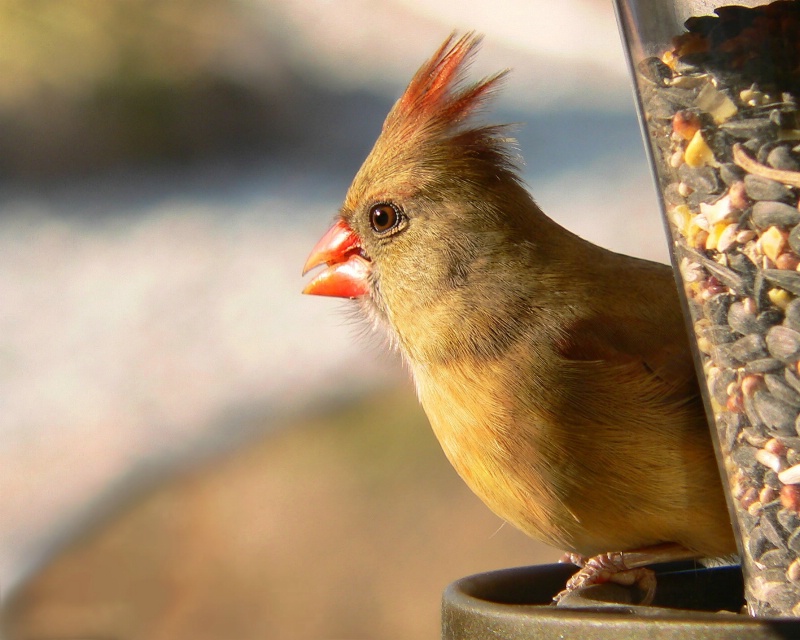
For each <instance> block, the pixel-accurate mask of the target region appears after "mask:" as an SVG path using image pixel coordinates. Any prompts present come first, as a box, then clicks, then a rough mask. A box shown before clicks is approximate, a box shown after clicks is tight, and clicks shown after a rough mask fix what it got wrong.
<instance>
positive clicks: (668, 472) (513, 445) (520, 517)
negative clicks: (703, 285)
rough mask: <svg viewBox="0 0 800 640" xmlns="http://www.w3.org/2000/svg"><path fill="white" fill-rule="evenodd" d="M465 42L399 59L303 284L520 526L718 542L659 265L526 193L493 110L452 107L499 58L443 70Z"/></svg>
mask: <svg viewBox="0 0 800 640" xmlns="http://www.w3.org/2000/svg"><path fill="white" fill-rule="evenodd" d="M478 43H479V39H478V38H477V37H475V36H474V35H471V34H468V35H466V36H463V37H461V38H460V39H457V40H456V39H454V37H451V38H450V39H448V40H447V41H446V42H445V43H444V44H443V45H442V47H441V48H440V49H439V50H438V51H437V52H436V53H435V54H434V56H433V57H432V58H431V59H430V60H429V61H428V62H427V63H426V64H425V65H423V67H422V68H421V69H420V70H419V71H418V72H417V74H416V75H415V76H414V79H413V80H412V81H411V84H410V85H409V87H408V88H407V90H406V92H405V94H404V95H403V97H401V98H400V100H399V101H398V102H397V104H396V105H395V106H394V108H393V109H392V111H391V112H390V114H389V116H388V117H387V119H386V123H385V124H384V128H383V131H382V133H381V135H380V137H379V138H378V140H377V142H376V144H375V147H374V148H373V150H372V152H371V153H370V155H369V156H368V158H367V159H366V161H365V163H364V165H363V166H362V168H361V170H360V171H359V172H358V174H357V175H356V177H355V179H354V181H353V184H352V186H351V187H350V190H349V192H348V194H347V197H346V199H345V202H344V205H343V207H342V209H341V212H340V217H339V219H338V221H337V224H336V225H335V226H334V229H332V231H331V232H329V234H328V236H326V238H325V239H323V241H321V243H320V245H318V246H317V248H316V249H315V251H314V252H313V253H312V256H311V257H310V258H309V262H308V263H307V265H306V266H307V270H308V269H309V268H311V267H313V266H316V265H318V264H321V263H323V262H324V263H327V264H328V268H327V269H326V270H325V271H324V272H323V273H322V274H321V275H320V276H318V277H317V279H315V280H314V281H313V282H312V283H311V284H309V285H308V287H307V288H306V292H307V293H319V294H323V295H340V296H346V297H355V298H357V299H358V300H359V301H360V302H361V304H362V306H363V307H364V309H365V311H366V312H367V313H368V314H370V315H371V316H372V317H374V318H376V319H377V320H378V321H379V322H380V323H382V324H384V325H385V326H386V327H387V328H388V330H389V332H390V334H391V335H392V337H393V340H394V342H395V343H396V345H397V346H398V348H399V349H400V351H401V352H402V353H403V354H404V356H405V358H406V359H407V361H408V363H409V365H410V368H411V371H412V372H413V376H414V380H415V382H416V386H417V390H418V394H419V399H420V401H421V403H422V405H423V407H424V408H425V411H426V413H427V415H428V418H429V419H430V422H431V425H432V427H433V429H434V431H435V433H436V436H437V438H438V439H439V442H440V443H441V445H442V448H443V450H444V452H445V454H446V455H447V457H448V459H449V460H450V462H451V463H452V464H453V466H454V467H455V469H456V470H457V471H458V473H459V474H460V475H461V477H462V478H463V479H464V480H465V482H466V483H467V484H468V485H469V486H470V487H471V488H472V490H473V491H474V492H475V493H476V494H477V495H478V496H480V497H481V499H483V500H484V502H485V503H486V504H487V505H488V506H489V507H490V508H491V509H492V510H494V511H495V512H496V513H497V514H498V515H499V516H500V517H502V518H504V519H505V520H507V521H509V522H511V523H513V524H514V525H516V526H517V527H519V528H520V529H521V530H523V531H524V532H525V533H527V534H529V535H530V536H531V537H533V538H536V539H538V540H542V541H544V542H546V543H548V544H551V545H554V546H557V547H561V548H563V549H565V550H567V551H571V552H576V553H580V554H583V555H595V554H600V553H604V552H612V551H625V550H629V549H637V548H641V547H648V546H651V545H656V544H659V543H663V542H674V543H678V544H679V545H681V546H682V547H683V548H685V549H686V550H688V551H687V552H686V555H687V556H688V555H696V556H719V555H725V554H729V553H732V552H734V551H735V546H734V541H733V535H732V531H731V527H730V523H729V519H728V513H727V509H726V506H725V501H724V498H723V493H722V487H721V482H720V477H719V473H718V470H717V466H716V462H715V458H714V451H713V448H712V444H711V441H710V437H709V430H708V426H707V424H706V420H705V415H704V412H703V407H702V403H701V400H700V397H699V393H698V388H697V382H696V378H695V372H694V367H693V362H692V358H691V354H690V351H689V347H688V343H687V338H686V330H685V326H684V321H683V317H682V314H681V309H680V304H679V301H678V297H677V292H676V289H675V284H674V281H673V278H672V273H671V270H670V269H669V268H668V267H666V266H664V265H659V264H655V263H651V262H647V261H644V260H638V259H635V258H631V257H627V256H623V255H619V254H616V253H612V252H610V251H607V250H605V249H602V248H600V247H597V246H595V245H592V244H590V243H588V242H586V241H584V240H582V239H581V238H579V237H578V236H576V235H574V234H573V233H571V232H569V231H567V230H565V229H563V228H562V227H560V226H559V225H557V224H556V223H555V222H553V221H552V220H550V219H549V218H547V217H546V216H545V215H544V214H543V213H542V212H541V210H540V209H539V207H538V206H537V205H536V204H535V202H534V201H533V199H532V198H531V196H530V195H529V194H528V192H527V191H526V189H525V188H524V187H523V186H522V185H521V183H520V180H519V177H518V173H517V169H516V167H515V164H514V151H513V148H512V147H511V146H510V145H509V141H508V140H507V139H506V138H505V130H504V128H503V127H486V126H477V125H475V124H473V123H472V122H471V120H470V116H471V115H472V114H473V113H474V112H475V111H476V110H477V109H479V108H480V107H481V106H482V104H483V102H484V99H485V98H486V97H487V96H488V95H490V94H491V92H492V91H493V90H495V89H496V88H497V85H498V81H499V80H500V79H501V78H502V76H503V74H498V75H495V76H492V77H490V78H488V79H485V80H483V81H481V82H478V83H476V84H471V85H467V86H463V85H462V84H461V83H460V80H461V76H462V74H463V73H464V72H465V70H466V67H467V65H468V63H469V59H470V57H471V55H472V54H473V53H474V51H475V49H476V47H477V45H478ZM386 207H389V208H386ZM383 223H386V224H383ZM384 227H385V228H384ZM337 234H338V235H337ZM334 236H336V239H333V237H334ZM353 274H355V275H353Z"/></svg>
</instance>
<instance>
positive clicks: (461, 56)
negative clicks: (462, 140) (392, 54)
mask: <svg viewBox="0 0 800 640" xmlns="http://www.w3.org/2000/svg"><path fill="white" fill-rule="evenodd" d="M454 40H455V34H454V33H453V34H451V35H450V37H448V38H447V40H445V41H444V43H443V44H442V45H441V46H440V47H439V49H438V50H437V51H436V53H434V54H433V56H432V57H431V58H430V60H428V61H427V62H426V63H425V64H423V65H422V67H420V69H419V71H417V73H416V74H415V75H414V77H413V78H412V80H411V82H410V83H409V85H408V87H407V88H406V90H405V93H403V95H402V97H401V98H400V99H399V100H398V101H397V103H396V104H395V106H394V108H393V109H392V111H391V113H390V114H389V116H388V117H387V118H386V123H385V124H384V131H385V130H387V129H390V128H392V127H395V126H398V125H399V126H402V127H403V128H407V127H409V126H413V125H416V126H418V127H425V128H428V127H430V126H432V127H433V128H434V129H438V128H440V127H445V128H450V127H452V126H453V125H454V124H458V123H461V122H463V121H464V120H465V119H466V118H467V117H468V116H469V115H470V114H472V113H473V112H474V111H475V110H476V109H478V108H479V107H480V106H481V105H482V104H483V102H484V101H485V99H486V98H487V97H488V95H489V94H490V93H491V91H492V90H493V89H495V88H496V87H497V84H498V82H499V81H500V80H501V78H502V77H503V76H504V75H505V74H506V73H507V71H501V72H499V73H496V74H494V75H491V76H489V77H487V78H484V79H482V80H480V81H479V82H476V83H474V84H470V85H468V86H465V87H461V86H460V84H461V81H462V80H463V77H464V75H465V73H466V72H467V70H468V68H469V65H470V62H471V61H472V58H473V56H474V54H475V52H476V51H477V49H478V47H479V45H480V43H481V36H479V35H476V34H475V33H474V32H470V33H467V34H465V35H463V36H461V37H460V38H459V39H458V40H455V42H454Z"/></svg>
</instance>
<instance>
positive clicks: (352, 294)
mask: <svg viewBox="0 0 800 640" xmlns="http://www.w3.org/2000/svg"><path fill="white" fill-rule="evenodd" d="M369 274H370V263H369V261H367V260H365V259H364V258H362V257H361V256H360V255H357V254H352V255H351V256H350V257H349V258H348V259H347V260H345V261H344V262H337V263H334V264H332V265H330V266H328V267H327V268H326V269H325V270H324V271H322V272H321V273H319V274H318V275H317V276H316V277H315V278H314V279H313V280H312V281H311V282H309V283H308V284H307V285H306V287H305V289H303V293H307V294H310V295H315V296H333V297H336V298H359V297H361V296H363V295H366V294H367V293H369Z"/></svg>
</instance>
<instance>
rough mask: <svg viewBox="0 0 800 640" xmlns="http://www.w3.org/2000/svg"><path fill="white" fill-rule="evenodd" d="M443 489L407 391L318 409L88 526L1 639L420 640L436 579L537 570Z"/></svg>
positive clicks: (430, 442)
mask: <svg viewBox="0 0 800 640" xmlns="http://www.w3.org/2000/svg"><path fill="white" fill-rule="evenodd" d="M557 556H558V552H557V551H556V550H553V549H550V548H547V547H544V546H542V545H538V544H536V543H534V542H532V541H530V540H528V539H527V538H525V537H524V536H523V535H522V534H520V533H518V532H516V531H515V530H513V529H512V528H511V527H510V526H507V525H505V526H504V525H503V523H502V522H501V521H500V520H499V519H498V518H496V517H495V516H494V515H493V514H491V513H490V512H489V511H488V509H486V507H484V506H483V505H482V504H481V503H480V502H479V501H478V500H477V498H475V497H474V496H472V494H471V493H470V492H469V491H468V489H467V488H466V487H465V486H464V485H463V484H462V483H461V481H460V480H459V479H458V478H457V476H456V474H455V472H454V471H453V470H452V469H451V468H450V467H449V465H448V464H447V462H446V460H445V459H444V456H443V454H442V453H441V451H440V450H439V448H438V444H437V443H436V442H435V440H434V437H433V435H432V433H431V432H430V429H429V427H428V426H427V424H426V422H425V419H424V416H423V415H422V413H421V411H420V410H419V408H418V407H417V406H416V402H415V400H414V398H413V395H412V394H411V393H410V392H409V390H408V389H402V390H397V391H391V392H390V391H387V392H385V393H381V394H378V395H376V396H372V397H369V398H366V399H362V400H359V401H357V402H355V403H351V404H346V405H342V406H339V407H329V408H327V409H326V410H324V411H320V412H318V413H317V414H316V415H315V416H314V417H312V418H309V419H307V420H303V421H302V423H299V424H294V425H292V426H290V427H288V428H282V429H280V430H278V431H276V432H275V435H270V436H267V437H264V438H263V439H262V440H260V441H258V442H253V443H251V444H250V445H249V446H246V447H244V448H242V449H239V450H238V451H236V452H234V453H232V454H229V455H227V456H225V457H223V458H218V459H215V460H212V461H207V462H206V463H204V464H203V465H201V466H198V467H196V468H194V469H192V470H190V471H189V472H186V473H184V474H181V475H179V476H177V477H173V478H171V479H169V480H168V481H166V482H164V483H163V484H161V485H160V486H158V487H157V488H155V489H153V490H150V491H148V492H147V493H146V494H145V495H141V496H140V497H139V498H138V499H137V500H135V501H131V502H129V503H128V504H126V505H124V506H122V507H121V508H119V509H118V510H116V511H115V512H114V513H113V514H111V515H109V516H108V517H107V518H106V519H105V520H104V521H103V522H100V523H97V524H96V525H95V526H93V527H92V529H91V530H89V531H87V532H86V533H85V534H84V535H83V536H81V537H80V538H79V539H76V540H74V541H73V542H72V543H71V544H70V545H68V546H67V547H66V548H65V549H63V551H62V552H61V553H60V554H59V555H58V556H57V557H55V558H54V559H53V561H52V562H50V563H49V564H48V565H47V566H45V567H44V568H43V569H42V570H41V571H40V572H39V573H38V574H37V575H35V576H34V577H33V578H32V579H31V580H30V581H29V582H28V583H27V584H26V585H25V586H24V587H23V588H22V589H20V590H18V591H17V593H16V594H14V595H13V596H12V598H11V599H10V602H8V604H7V607H6V611H5V615H4V617H5V631H6V634H7V637H8V638H11V639H14V640H16V639H28V638H30V639H33V638H36V639H54V640H55V639H56V638H77V637H80V638H84V637H85V638H103V639H108V640H116V639H125V640H133V639H140V638H141V639H143V640H144V639H146V640H162V639H163V640H181V639H183V638H186V639H188V638H191V639H193V640H204V639H208V640H212V639H213V640H218V639H219V640H223V639H224V640H228V639H230V640H233V639H237V640H238V639H243V640H244V639H249V638H254V639H255V638H259V639H261V638H270V639H282V638H292V639H304V638H331V639H332V638H376V639H392V638H398V639H399V638H403V639H409V638H420V639H422V638H431V639H432V638H436V637H438V634H439V603H440V596H441V592H442V590H443V589H444V587H445V586H446V585H447V584H448V583H449V582H451V581H453V580H455V579H457V578H459V577H462V576H464V575H468V574H471V573H476V572H480V571H486V570H491V569H496V568H501V567H507V566H515V565H523V564H538V563H542V562H552V561H554V560H555V559H556V558H557Z"/></svg>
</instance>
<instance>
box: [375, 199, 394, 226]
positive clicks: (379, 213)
mask: <svg viewBox="0 0 800 640" xmlns="http://www.w3.org/2000/svg"><path fill="white" fill-rule="evenodd" d="M395 217H396V214H395V212H394V209H392V207H390V206H389V205H381V206H379V207H375V208H374V209H373V210H372V224H373V226H374V227H375V230H376V231H385V230H386V229H388V228H389V227H391V226H392V225H393V224H394V221H395Z"/></svg>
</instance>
